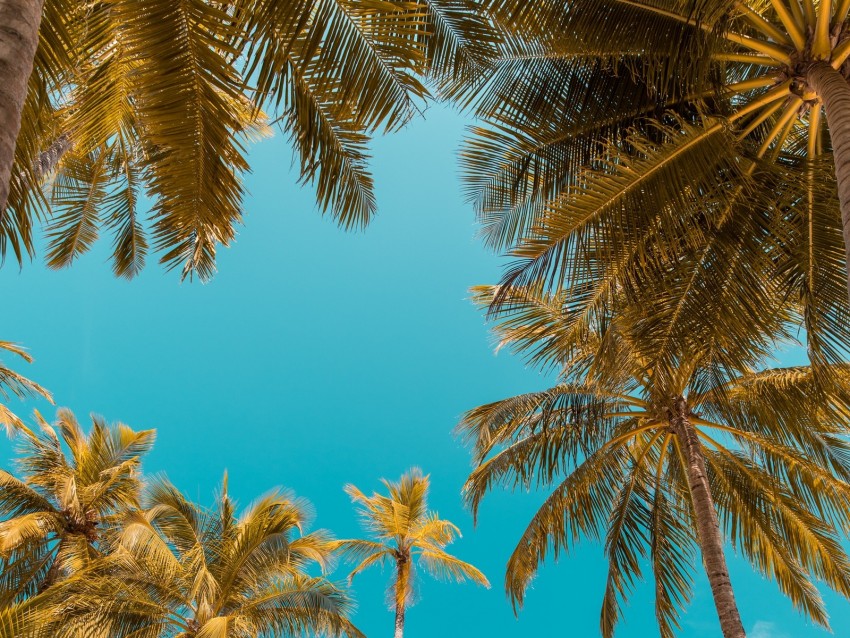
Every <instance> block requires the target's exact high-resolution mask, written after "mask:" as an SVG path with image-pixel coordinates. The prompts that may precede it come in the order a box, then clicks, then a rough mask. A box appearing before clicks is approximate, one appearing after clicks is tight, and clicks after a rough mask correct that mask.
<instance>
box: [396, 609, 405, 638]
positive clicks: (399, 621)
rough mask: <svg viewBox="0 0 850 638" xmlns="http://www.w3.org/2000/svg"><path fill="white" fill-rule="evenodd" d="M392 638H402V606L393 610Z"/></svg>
mask: <svg viewBox="0 0 850 638" xmlns="http://www.w3.org/2000/svg"><path fill="white" fill-rule="evenodd" d="M394 638H404V604H403V603H402V604H401V605H398V606H396V608H395V635H394Z"/></svg>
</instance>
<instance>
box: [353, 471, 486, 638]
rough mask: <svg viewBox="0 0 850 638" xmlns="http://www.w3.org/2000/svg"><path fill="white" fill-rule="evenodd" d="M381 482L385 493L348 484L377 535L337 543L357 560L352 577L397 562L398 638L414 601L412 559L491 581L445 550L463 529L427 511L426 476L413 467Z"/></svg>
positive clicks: (447, 574)
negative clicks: (366, 493)
mask: <svg viewBox="0 0 850 638" xmlns="http://www.w3.org/2000/svg"><path fill="white" fill-rule="evenodd" d="M382 482H383V484H384V487H385V488H386V489H387V491H388V492H389V495H387V496H385V495H383V494H378V493H375V494H372V496H366V495H365V494H364V493H363V492H361V491H360V490H359V489H357V488H356V487H355V486H353V485H347V486H346V488H345V491H346V492H347V493H348V494H349V496H351V500H352V501H353V502H354V503H355V504H356V505H357V506H358V509H359V510H360V515H361V520H362V523H363V527H364V528H365V529H366V531H367V532H368V533H369V535H370V536H371V537H372V538H373V539H374V540H342V541H337V543H336V547H338V548H339V549H340V550H341V551H342V552H343V554H344V555H347V556H348V557H350V558H351V559H353V560H355V561H356V563H357V566H356V567H355V568H354V569H353V570H352V571H351V575H350V577H349V578H353V577H354V576H356V575H357V574H358V573H359V572H361V571H363V570H364V569H367V568H368V567H372V566H376V565H380V566H383V565H385V564H387V563H389V564H391V565H392V566H393V567H394V573H393V578H392V581H391V582H390V588H389V592H390V596H391V600H392V604H393V607H394V609H395V611H396V638H400V636H401V635H402V634H401V632H402V630H403V626H404V611H405V608H406V607H407V606H409V605H411V604H412V603H413V602H414V598H413V595H414V587H413V583H414V561H415V562H416V563H417V564H419V565H420V566H422V567H423V568H424V569H425V570H426V571H427V572H428V573H430V574H431V575H432V576H434V577H436V578H441V579H442V578H445V579H449V580H455V581H458V582H461V581H464V580H471V581H472V582H475V583H478V584H479V585H485V586H488V587H489V583H488V582H487V578H486V577H485V576H484V574H482V573H481V572H480V571H479V570H478V569H476V568H475V567H473V566H472V565H470V564H469V563H465V562H463V561H462V560H459V559H458V558H456V557H454V556H452V555H451V554H449V553H448V552H446V551H445V547H446V545H449V544H450V543H451V542H452V541H454V540H455V538H456V537H458V536H460V530H458V528H457V527H456V526H455V525H454V524H452V523H451V522H449V521H446V520H442V519H440V518H439V517H438V516H437V514H436V513H434V512H430V511H429V510H428V503H427V496H428V485H429V480H428V476H423V475H422V472H421V471H420V470H419V469H417V468H414V469H412V470H410V471H409V472H407V473H406V474H404V475H403V476H402V477H401V479H400V480H399V481H398V482H394V481H387V480H383V481H382Z"/></svg>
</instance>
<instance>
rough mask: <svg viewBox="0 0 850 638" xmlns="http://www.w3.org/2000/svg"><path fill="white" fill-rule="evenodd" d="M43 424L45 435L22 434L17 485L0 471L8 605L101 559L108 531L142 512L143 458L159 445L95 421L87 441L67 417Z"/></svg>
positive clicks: (23, 430) (0, 540)
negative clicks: (123, 515)
mask: <svg viewBox="0 0 850 638" xmlns="http://www.w3.org/2000/svg"><path fill="white" fill-rule="evenodd" d="M37 416H38V415H37ZM38 419H39V425H40V428H41V432H38V433H37V432H33V431H32V430H30V429H29V428H27V427H24V426H21V427H19V428H18V432H19V434H20V436H21V443H20V456H19V458H18V459H17V466H18V474H19V477H20V478H18V477H16V476H14V475H13V474H11V473H9V472H6V471H3V470H0V521H2V522H0V572H2V574H3V576H2V577H0V585H2V588H0V589H2V592H3V593H2V596H7V597H11V600H23V599H25V598H29V597H31V596H33V595H35V594H36V593H38V592H42V591H45V590H46V589H48V588H49V587H51V586H52V585H53V584H55V583H57V582H59V581H61V580H64V579H66V578H68V577H69V576H70V575H72V574H74V573H76V572H78V571H80V570H81V569H83V568H84V567H85V566H87V565H89V564H90V563H91V562H92V561H93V560H94V559H96V558H97V557H98V556H99V555H100V553H101V551H100V549H101V547H100V545H101V540H102V539H101V536H102V534H103V533H104V530H108V529H109V527H110V525H111V524H113V523H114V519H115V517H116V516H117V515H118V514H119V513H120V512H122V511H123V510H124V509H127V508H132V507H136V506H137V505H138V495H139V489H140V476H139V471H140V467H141V456H142V455H143V454H144V453H145V452H147V451H148V450H149V449H150V448H151V446H152V445H153V442H154V437H155V433H154V431H153V430H144V431H140V432H136V431H134V430H132V429H130V428H129V427H127V426H126V425H124V424H121V423H118V424H115V425H108V424H107V423H106V422H105V421H103V419H101V418H100V417H94V416H93V417H92V429H91V431H90V432H89V434H88V435H86V434H85V433H84V432H83V430H82V428H81V427H80V425H79V423H78V422H77V420H76V418H75V417H74V415H73V414H72V413H71V412H70V411H69V410H66V409H60V410H59V412H58V414H57V421H56V423H55V426H51V425H49V424H48V423H47V422H46V421H44V420H43V419H41V417H40V416H38ZM57 430H58V432H57ZM63 444H64V447H63ZM66 449H67V451H66Z"/></svg>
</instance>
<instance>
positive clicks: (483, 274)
mask: <svg viewBox="0 0 850 638" xmlns="http://www.w3.org/2000/svg"><path fill="white" fill-rule="evenodd" d="M426 116H427V119H426V120H425V121H424V122H423V121H419V122H416V123H414V124H413V125H411V126H410V127H409V128H408V129H406V130H405V131H403V132H402V133H400V134H398V135H395V136H393V137H391V138H387V139H382V140H379V141H378V142H377V143H376V145H375V155H376V158H375V161H374V163H373V166H374V169H375V176H376V181H377V185H378V195H379V204H380V214H379V216H378V217H377V219H376V220H375V221H374V223H373V225H372V226H371V227H370V228H369V229H368V230H367V231H366V232H364V233H358V234H345V233H343V232H341V231H339V230H338V229H337V228H336V227H335V226H334V225H333V224H332V223H331V221H330V220H326V219H322V218H320V217H319V215H318V214H317V212H316V211H315V206H314V204H313V199H312V192H311V191H310V189H309V188H304V189H302V188H299V187H298V186H297V184H296V176H295V174H294V173H293V172H292V171H291V170H290V167H291V163H290V151H289V148H288V146H287V143H286V140H285V139H284V137H283V136H282V135H278V136H277V137H276V138H274V139H273V140H271V141H268V142H264V143H263V144H261V145H260V146H258V147H256V148H255V149H254V151H253V152H252V162H253V166H254V173H253V175H251V176H249V178H248V187H249V190H250V191H251V196H250V198H249V199H248V201H247V203H246V209H247V215H246V224H245V227H244V228H242V229H241V230H240V232H239V236H238V239H237V241H236V243H235V244H234V245H233V246H232V247H231V248H230V249H227V250H224V251H222V253H221V256H220V260H219V274H218V275H217V276H216V278H215V279H214V280H213V281H212V282H211V283H209V284H207V285H200V284H198V283H194V284H189V283H184V284H180V283H179V280H178V279H179V278H178V275H177V273H163V272H162V270H161V269H160V268H159V267H158V266H156V265H155V264H154V263H151V264H150V265H149V267H148V268H147V270H146V271H145V272H144V274H143V275H142V276H141V277H140V278H139V279H137V280H135V281H133V282H129V283H128V282H125V281H119V280H116V279H114V278H113V277H112V276H111V274H110V269H109V265H108V264H107V263H106V256H107V252H108V248H109V246H108V244H109V239H108V238H105V239H104V240H102V241H101V242H100V244H99V245H98V248H97V249H96V251H95V252H94V253H92V254H90V255H88V256H86V257H84V258H83V259H81V260H80V261H79V262H78V263H77V264H75V265H74V267H73V268H71V269H69V270H65V271H61V272H53V271H48V270H47V269H45V268H44V267H43V266H42V265H41V264H40V262H36V263H34V264H31V265H27V266H25V267H24V269H23V271H22V272H19V271H18V269H17V267H16V266H15V264H13V263H8V262H7V263H6V265H5V267H4V268H3V269H2V270H0V286H2V290H3V313H2V321H0V339H4V340H11V341H16V342H20V343H22V344H24V345H26V346H27V347H28V348H29V349H30V350H31V352H32V353H33V354H34V356H35V357H36V363H35V364H34V365H33V366H30V367H28V368H25V369H22V371H23V372H26V373H27V374H29V375H30V376H31V377H32V378H34V379H36V380H37V381H39V382H41V383H42V384H44V385H46V386H47V387H48V388H50V389H51V390H52V391H53V393H54V395H55V397H56V400H57V403H58V405H61V406H68V407H70V408H72V409H73V410H74V411H75V412H77V413H78V415H79V416H81V417H82V416H84V415H86V414H87V413H90V412H96V413H98V414H102V415H104V416H105V417H106V418H107V419H109V420H121V421H124V422H125V423H128V424H129V425H131V426H133V427H135V428H138V429H141V428H156V429H157V430H158V437H159V438H158V442H157V446H156V449H155V451H154V452H153V453H152V454H151V455H150V456H149V457H148V459H147V461H146V469H147V471H148V472H151V473H153V472H167V473H168V475H169V476H170V477H171V479H172V480H173V481H174V482H175V483H176V484H177V485H178V486H179V487H180V488H181V489H182V490H184V491H185V492H186V493H187V494H188V495H189V496H191V497H192V498H195V499H199V500H201V501H204V502H208V501H209V500H210V497H211V494H212V491H213V489H214V488H215V486H216V485H217V484H218V482H219V481H220V479H221V476H222V473H223V471H224V470H225V468H226V469H227V470H228V471H229V474H230V486H231V492H232V493H233V494H234V495H235V496H236V497H237V498H239V499H240V501H241V502H242V503H243V504H244V503H247V502H249V501H250V500H251V499H252V498H253V497H255V496H257V495H259V494H260V493H262V492H264V491H266V490H268V489H270V488H272V487H274V486H278V485H283V486H286V487H289V488H292V489H294V490H295V491H296V492H297V493H298V494H299V495H301V496H304V497H306V498H308V499H309V500H310V501H311V502H312V503H313V505H314V506H315V509H316V511H317V519H316V526H318V527H324V528H328V529H330V530H332V531H333V532H334V533H336V534H337V535H338V536H340V537H346V536H352V535H356V534H358V533H359V529H358V526H357V521H356V518H355V514H354V512H353V510H352V509H351V506H350V503H349V501H348V498H347V497H346V496H345V494H344V493H343V491H342V486H343V485H344V484H345V483H354V484H356V485H357V486H359V487H360V488H361V489H363V490H365V491H371V490H372V489H375V488H377V487H379V484H378V479H379V478H380V477H389V478H396V477H398V476H399V475H400V474H401V473H402V472H403V471H404V470H406V469H407V468H409V467H411V466H414V465H418V466H420V467H422V468H423V469H424V470H425V471H426V472H430V474H431V477H432V482H433V489H432V499H431V503H432V507H433V508H434V509H436V510H438V511H439V513H440V514H441V515H443V516H444V517H446V518H449V519H451V520H453V521H455V522H456V523H458V524H459V525H460V527H461V528H462V530H463V532H464V537H463V539H462V540H461V541H460V542H458V543H457V544H456V545H454V546H452V549H453V550H454V551H455V553H456V554H457V555H459V556H460V557H461V558H463V559H465V560H468V561H471V562H472V563H474V564H476V565H477V566H479V567H480V568H481V569H483V570H484V572H485V573H486V574H487V575H488V577H489V578H490V580H491V581H492V582H493V584H494V587H493V588H492V589H490V590H489V591H488V590H483V589H480V588H476V587H475V586H473V585H453V584H445V583H437V582H434V581H431V580H427V579H424V578H423V579H422V580H421V581H420V584H421V599H420V602H419V603H418V604H417V606H415V607H414V608H413V609H412V610H410V612H409V614H408V635H409V636H410V637H411V638H417V637H423V638H424V637H425V636H434V635H439V634H440V633H442V634H443V635H445V636H447V637H448V636H471V635H487V636H491V637H493V638H501V637H507V636H518V637H519V636H532V635H541V634H544V633H545V634H549V633H551V634H553V635H563V636H567V635H569V636H577V637H585V636H587V637H592V636H597V635H598V618H599V608H600V603H601V599H602V594H603V590H604V579H605V564H604V562H603V560H602V548H601V547H600V546H598V545H593V544H590V543H588V544H585V545H583V546H581V547H580V548H579V549H578V550H577V551H576V552H575V553H574V554H572V555H571V556H569V557H565V558H562V559H561V561H560V563H559V564H552V565H549V566H547V567H546V568H545V569H544V570H543V571H542V573H541V575H540V576H539V578H538V579H537V580H536V581H535V583H534V587H533V589H532V591H531V592H530V595H529V596H528V600H527V605H526V608H525V609H524V610H523V611H522V612H521V614H520V616H519V619H515V618H514V616H513V614H512V611H511V608H510V605H509V604H508V603H507V601H506V599H505V596H504V594H503V590H502V578H503V566H504V564H505V561H506V559H507V557H508V554H509V552H510V550H511V549H512V547H513V544H514V543H515V541H516V540H517V538H518V536H519V534H520V530H521V529H522V527H523V526H524V524H525V523H526V522H527V520H528V518H529V516H530V515H531V513H532V511H533V506H534V503H535V502H537V500H538V499H539V497H535V496H534V495H526V494H515V495H509V494H494V495H492V496H491V497H490V498H489V499H488V500H486V501H485V503H484V507H483V513H482V517H481V520H480V523H479V526H478V528H477V529H473V528H472V521H471V518H470V516H469V514H468V513H467V512H465V511H464V509H463V507H462V505H461V502H460V496H459V490H460V486H461V484H462V483H463V480H464V478H465V477H466V474H467V473H468V470H469V459H468V455H467V453H466V451H465V450H464V449H462V447H461V446H460V444H459V443H458V442H457V441H456V440H454V439H453V437H452V434H451V431H452V428H453V426H454V424H455V423H456V421H457V418H458V416H459V415H460V414H461V413H462V412H463V411H465V410H466V409H468V408H471V407H474V406H476V405H478V404H480V403H483V402H487V401H491V400H495V399H498V398H502V397H505V396H508V395H511V394H515V393H519V392H523V391H528V390H532V389H539V388H541V387H543V385H544V384H545V383H546V379H545V378H543V377H541V376H540V375H538V374H537V373H536V372H535V371H533V370H530V369H526V368H525V367H524V366H523V365H522V362H521V361H519V360H517V359H514V358H512V357H511V356H510V355H509V354H507V353H502V354H500V355H499V356H494V355H493V352H492V347H491V345H492V342H491V338H490V336H489V334H488V333H487V331H486V328H485V324H484V321H483V318H482V317H481V316H480V315H479V313H478V312H477V311H476V310H475V309H474V308H473V307H472V306H471V305H470V303H469V301H468V294H467V289H468V287H469V286H471V285H474V284H483V283H492V282H494V281H495V280H496V279H497V277H498V275H499V260H498V258H497V257H495V256H493V255H491V254H489V253H487V252H485V251H484V250H483V248H482V247H481V245H480V244H479V242H478V241H477V240H476V238H475V225H474V220H473V214H472V211H471V209H470V207H469V206H468V205H467V204H466V203H465V202H464V201H463V198H462V196H461V188H460V184H459V181H458V177H457V174H458V172H457V161H456V155H457V148H458V144H459V141H460V139H461V137H462V135H463V125H464V123H463V121H462V119H461V118H460V117H459V116H457V115H456V114H454V113H450V112H447V111H444V110H441V109H436V108H432V109H431V110H429V111H428V112H427V114H426ZM152 261H153V260H152ZM14 407H20V406H14ZM9 455H10V446H9V444H8V442H5V441H4V442H2V443H0V456H1V457H2V459H3V463H4V465H6V466H8V458H9ZM344 573H345V572H344V571H343V570H339V571H338V572H337V576H338V577H339V578H342V577H343V576H344ZM732 575H733V583H734V585H735V586H736V589H737V592H738V595H739V600H740V604H741V608H742V609H741V611H742V615H743V617H744V620H745V624H746V626H747V629H749V630H750V631H751V633H750V636H751V638H825V637H826V636H827V635H828V634H827V633H825V632H823V631H821V630H820V629H817V628H814V627H812V626H810V625H808V624H807V623H806V622H804V621H803V620H802V619H801V618H800V617H799V616H798V615H797V614H796V613H795V612H794V611H793V609H792V608H791V605H790V603H788V602H787V601H786V600H785V599H784V598H783V597H782V596H781V595H780V594H779V593H778V590H777V588H776V587H775V585H773V584H772V583H770V582H767V581H764V580H762V579H761V578H760V577H759V576H757V575H755V574H754V573H752V572H751V571H750V570H749V567H748V566H747V565H746V564H745V563H743V562H741V561H737V560H734V561H733V574H732ZM388 577H389V574H388V573H385V574H383V575H382V574H380V573H379V572H375V573H371V574H368V573H367V574H366V575H364V576H362V577H360V578H359V579H358V580H357V581H356V582H355V587H354V591H355V594H356V597H357V599H358V601H359V609H358V612H357V615H356V618H355V620H356V622H357V624H358V625H359V626H360V628H361V629H362V630H364V631H365V632H366V633H367V635H369V636H370V637H373V638H378V637H380V636H387V635H390V633H391V630H392V615H391V613H390V612H389V611H388V609H387V606H386V604H385V599H384V588H385V583H386V580H387V578H388ZM697 583H698V584H697V588H696V595H695V600H694V601H693V604H692V605H691V607H690V609H689V612H688V613H687V614H686V615H685V616H684V625H683V630H682V632H681V635H682V636H685V637H688V638H690V637H693V638H702V637H706V638H708V637H713V636H718V635H719V627H718V624H717V621H716V620H715V616H714V610H713V607H712V605H711V598H710V592H709V589H708V586H707V583H706V582H705V579H704V577H703V576H702V575H701V572H699V571H698V578H697ZM827 601H828V605H829V610H830V612H831V615H832V619H833V628H834V630H835V633H836V635H839V636H841V635H846V634H847V633H848V632H850V604H848V603H847V602H846V601H843V600H840V599H839V598H837V597H836V596H834V595H831V594H827ZM653 635H657V630H656V628H655V623H654V618H653V608H652V587H651V585H649V584H644V585H642V586H639V588H638V591H637V592H636V594H635V595H634V597H633V599H632V603H631V605H630V606H629V607H628V609H627V610H626V620H625V622H624V623H623V624H622V625H621V627H620V630H619V632H618V636H620V637H621V638H644V637H645V636H653Z"/></svg>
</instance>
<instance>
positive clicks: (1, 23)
mask: <svg viewBox="0 0 850 638" xmlns="http://www.w3.org/2000/svg"><path fill="white" fill-rule="evenodd" d="M43 5H44V0H0V213H2V211H3V210H5V208H6V200H7V199H8V198H9V180H10V179H11V176H12V164H13V163H14V160H15V144H16V142H17V140H18V133H19V132H20V130H21V112H22V111H23V108H24V100H26V97H27V85H28V83H29V78H30V75H31V74H32V66H33V60H34V59H35V50H36V48H37V46H38V28H39V26H40V24H41V11H42V7H43Z"/></svg>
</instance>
